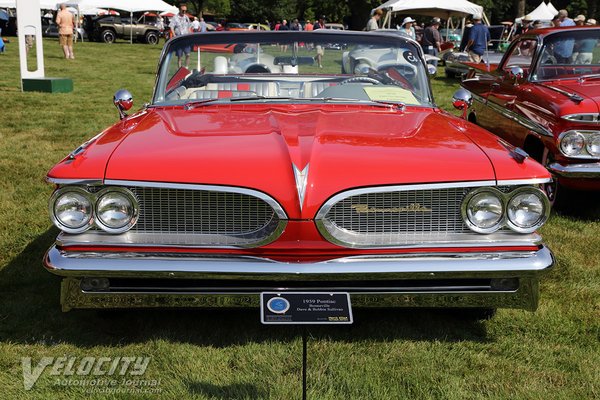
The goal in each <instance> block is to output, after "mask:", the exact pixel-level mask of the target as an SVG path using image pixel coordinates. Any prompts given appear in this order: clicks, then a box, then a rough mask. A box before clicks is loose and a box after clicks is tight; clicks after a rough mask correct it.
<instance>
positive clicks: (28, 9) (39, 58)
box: [17, 0, 73, 93]
mask: <svg viewBox="0 0 600 400" xmlns="http://www.w3.org/2000/svg"><path fill="white" fill-rule="evenodd" d="M17 29H18V31H19V59H20V64H21V89H22V90H23V91H24V92H50V93H67V92H72V91H73V81H72V80H71V79H70V78H46V77H45V74H44V46H43V43H42V22H41V18H40V0H17ZM32 52H35V53H34V54H35V57H36V60H35V69H31V70H30V68H29V66H28V63H27V61H28V57H30V56H32Z"/></svg>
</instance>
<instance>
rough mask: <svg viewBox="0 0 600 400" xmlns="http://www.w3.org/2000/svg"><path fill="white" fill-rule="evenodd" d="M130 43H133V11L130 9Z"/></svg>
mask: <svg viewBox="0 0 600 400" xmlns="http://www.w3.org/2000/svg"><path fill="white" fill-rule="evenodd" d="M129 25H130V28H129V43H130V44H133V11H129Z"/></svg>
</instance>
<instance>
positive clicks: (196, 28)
mask: <svg viewBox="0 0 600 400" xmlns="http://www.w3.org/2000/svg"><path fill="white" fill-rule="evenodd" d="M199 31H200V20H199V19H198V17H194V21H192V32H199Z"/></svg>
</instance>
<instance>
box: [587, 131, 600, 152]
mask: <svg viewBox="0 0 600 400" xmlns="http://www.w3.org/2000/svg"><path fill="white" fill-rule="evenodd" d="M585 148H586V150H587V152H588V153H590V155H591V156H593V157H600V133H595V134H593V135H590V137H589V138H588V139H587V140H586V145H585Z"/></svg>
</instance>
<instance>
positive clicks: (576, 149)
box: [560, 131, 585, 157]
mask: <svg viewBox="0 0 600 400" xmlns="http://www.w3.org/2000/svg"><path fill="white" fill-rule="evenodd" d="M584 149H585V138H584V137H583V135H582V134H581V133H579V132H577V131H570V132H567V133H566V134H565V135H564V136H563V137H562V139H561V140H560V150H561V151H562V152H563V154H564V155H566V156H569V157H573V156H577V155H579V154H581V152H582V151H583V150H584Z"/></svg>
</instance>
